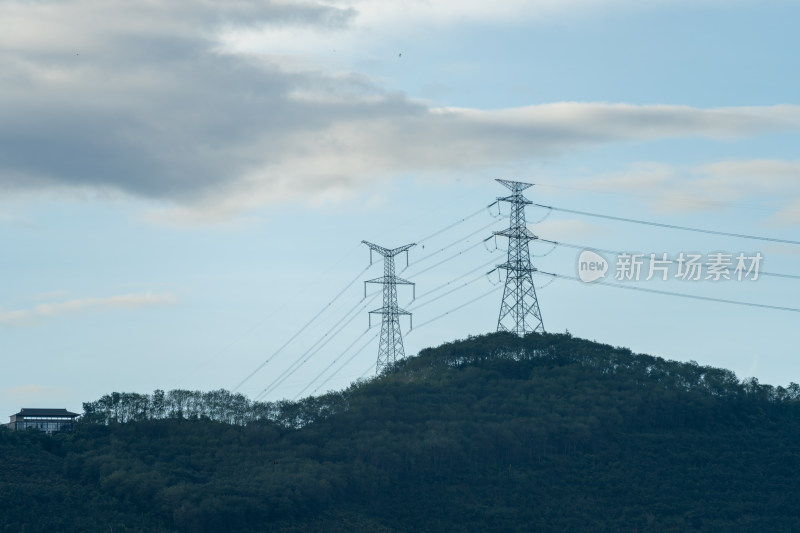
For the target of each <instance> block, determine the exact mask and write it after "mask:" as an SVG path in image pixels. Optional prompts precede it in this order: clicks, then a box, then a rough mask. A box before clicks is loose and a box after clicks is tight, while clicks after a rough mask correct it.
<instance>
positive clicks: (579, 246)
mask: <svg viewBox="0 0 800 533" xmlns="http://www.w3.org/2000/svg"><path fill="white" fill-rule="evenodd" d="M539 240H540V241H541V242H546V243H548V244H552V245H554V246H563V247H565V248H573V249H575V250H593V251H595V252H602V253H605V254H612V255H620V254H622V253H623V252H620V251H618V250H606V249H603V248H595V247H594V246H586V245H583V244H574V243H568V242H560V241H550V240H547V239H539ZM548 253H549V252H548ZM758 275H759V276H772V277H776V278H786V279H800V275H796V274H779V273H777V272H764V271H763V270H759V271H758Z"/></svg>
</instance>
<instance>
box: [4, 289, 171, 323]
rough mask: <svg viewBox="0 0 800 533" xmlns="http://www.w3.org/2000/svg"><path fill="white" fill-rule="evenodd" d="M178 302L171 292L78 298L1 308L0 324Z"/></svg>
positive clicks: (29, 321)
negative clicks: (16, 307)
mask: <svg viewBox="0 0 800 533" xmlns="http://www.w3.org/2000/svg"><path fill="white" fill-rule="evenodd" d="M175 302H177V298H176V297H175V296H174V295H171V294H155V293H152V292H149V291H148V292H145V293H139V294H122V295H117V296H109V297H105V298H78V299H72V300H62V301H56V302H50V303H44V304H39V305H37V306H35V307H33V308H31V309H18V310H6V309H2V308H0V324H6V325H20V324H30V323H32V322H34V321H36V320H38V319H43V318H50V317H54V316H59V315H66V314H74V313H81V312H84V311H88V310H103V309H124V308H137V307H149V306H155V305H170V304H174V303H175Z"/></svg>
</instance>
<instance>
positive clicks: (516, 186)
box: [494, 179, 533, 194]
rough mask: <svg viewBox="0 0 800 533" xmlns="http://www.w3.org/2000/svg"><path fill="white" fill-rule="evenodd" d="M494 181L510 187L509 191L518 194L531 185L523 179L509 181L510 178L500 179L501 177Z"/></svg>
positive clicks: (531, 185) (531, 184)
mask: <svg viewBox="0 0 800 533" xmlns="http://www.w3.org/2000/svg"><path fill="white" fill-rule="evenodd" d="M494 181H496V182H497V183H500V184H502V185H505V186H506V187H508V188H509V189H511V192H513V193H514V194H519V193H521V192H522V191H524V190H525V189H527V188H528V187H533V183H525V182H524V181H511V180H501V179H496V180H494Z"/></svg>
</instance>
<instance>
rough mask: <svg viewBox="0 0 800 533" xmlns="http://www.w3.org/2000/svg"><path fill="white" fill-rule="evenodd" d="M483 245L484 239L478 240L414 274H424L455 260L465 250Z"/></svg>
mask: <svg viewBox="0 0 800 533" xmlns="http://www.w3.org/2000/svg"><path fill="white" fill-rule="evenodd" d="M481 245H483V241H478V242H476V243H475V244H473V245H472V246H469V247H467V248H464V249H463V250H461V251H460V252H457V253H455V254H453V255H451V256H450V257H448V258H447V259H442V260H441V261H439V262H438V263H435V264H433V265H431V266H429V267H427V268H424V269H422V270H420V271H419V272H414V273H413V275H414V276H419V275H420V274H424V273H426V272H429V271H431V270H433V269H434V268H436V267H438V266H441V265H443V264H445V263H447V262H448V261H452V260H453V259H455V258H456V257H459V256H461V255H463V254H464V253H465V252H468V251H470V250H472V249H474V248H476V247H478V246H481Z"/></svg>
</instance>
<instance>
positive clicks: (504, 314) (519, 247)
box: [494, 180, 544, 337]
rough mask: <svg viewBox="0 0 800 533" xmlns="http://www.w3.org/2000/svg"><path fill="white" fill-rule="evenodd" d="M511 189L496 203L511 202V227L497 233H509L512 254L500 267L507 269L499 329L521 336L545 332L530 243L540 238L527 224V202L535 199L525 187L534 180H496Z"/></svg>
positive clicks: (498, 320)
mask: <svg viewBox="0 0 800 533" xmlns="http://www.w3.org/2000/svg"><path fill="white" fill-rule="evenodd" d="M495 181H497V182H499V183H500V184H502V185H504V186H506V187H508V188H509V189H510V190H511V194H510V195H509V196H506V197H503V198H497V201H496V202H495V203H499V202H508V203H509V204H511V214H510V216H509V225H508V229H505V230H502V231H495V232H494V235H500V236H502V237H508V257H507V259H506V262H505V263H503V264H502V265H497V268H499V269H503V270H505V271H506V285H505V288H504V289H503V301H502V302H501V303H500V316H499V317H498V319H497V331H510V332H512V333H516V334H517V335H519V336H520V337H522V336H524V335H525V334H526V333H530V332H540V333H544V323H543V322H542V312H541V311H540V310H539V301H538V300H537V299H536V289H535V288H534V286H533V278H532V277H531V273H532V272H536V269H535V268H534V267H533V266H532V265H531V256H530V251H529V250H528V243H529V242H530V241H532V240H535V239H538V238H539V237H537V236H536V235H534V234H533V233H532V232H531V231H530V230H529V229H528V226H526V225H525V206H526V205H527V204H530V203H533V202H531V201H530V200H528V199H527V198H525V196H523V195H522V191H524V190H525V189H527V188H528V187H531V186H532V185H533V184H531V183H523V182H520V181H507V180H495Z"/></svg>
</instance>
